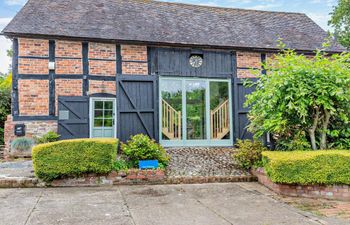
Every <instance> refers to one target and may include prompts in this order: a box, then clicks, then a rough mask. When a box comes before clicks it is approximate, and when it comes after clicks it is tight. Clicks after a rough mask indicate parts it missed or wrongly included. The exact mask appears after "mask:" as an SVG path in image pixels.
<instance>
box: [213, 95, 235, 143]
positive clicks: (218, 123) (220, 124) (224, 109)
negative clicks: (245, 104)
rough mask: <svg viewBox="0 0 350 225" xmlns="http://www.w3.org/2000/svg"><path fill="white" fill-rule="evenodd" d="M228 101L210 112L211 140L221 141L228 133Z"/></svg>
mask: <svg viewBox="0 0 350 225" xmlns="http://www.w3.org/2000/svg"><path fill="white" fill-rule="evenodd" d="M229 112H230V111H229V101H228V100H226V101H224V102H223V103H221V104H220V105H218V106H217V107H216V108H215V109H213V110H210V125H211V138H212V139H222V138H224V137H225V135H226V134H227V133H228V132H229V131H230V122H229V118H230V115H229Z"/></svg>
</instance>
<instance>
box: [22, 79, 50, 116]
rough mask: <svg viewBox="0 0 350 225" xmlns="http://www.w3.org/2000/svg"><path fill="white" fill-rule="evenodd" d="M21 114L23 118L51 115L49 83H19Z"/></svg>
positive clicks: (28, 81) (24, 81) (35, 81)
mask: <svg viewBox="0 0 350 225" xmlns="http://www.w3.org/2000/svg"><path fill="white" fill-rule="evenodd" d="M18 99H19V112H20V115H21V116H46V115H48V114H49V81H48V80H19V81H18Z"/></svg>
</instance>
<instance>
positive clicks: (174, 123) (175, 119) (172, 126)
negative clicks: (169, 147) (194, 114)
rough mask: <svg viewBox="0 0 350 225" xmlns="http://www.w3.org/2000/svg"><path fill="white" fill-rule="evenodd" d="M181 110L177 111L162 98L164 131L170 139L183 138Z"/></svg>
mask: <svg viewBox="0 0 350 225" xmlns="http://www.w3.org/2000/svg"><path fill="white" fill-rule="evenodd" d="M181 120H182V118H181V111H176V110H175V109H174V108H173V107H172V106H171V105H170V104H169V103H168V102H166V101H165V100H164V99H162V132H163V134H164V135H166V136H167V137H168V138H169V139H170V140H174V139H181V131H182V126H181Z"/></svg>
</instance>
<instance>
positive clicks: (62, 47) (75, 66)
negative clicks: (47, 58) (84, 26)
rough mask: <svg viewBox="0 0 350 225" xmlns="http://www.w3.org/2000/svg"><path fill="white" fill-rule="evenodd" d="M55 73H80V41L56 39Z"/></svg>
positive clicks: (81, 66)
mask: <svg viewBox="0 0 350 225" xmlns="http://www.w3.org/2000/svg"><path fill="white" fill-rule="evenodd" d="M55 56H56V74H82V73H83V62H82V43H81V42H79V41H61V40H57V41H56V50H55Z"/></svg>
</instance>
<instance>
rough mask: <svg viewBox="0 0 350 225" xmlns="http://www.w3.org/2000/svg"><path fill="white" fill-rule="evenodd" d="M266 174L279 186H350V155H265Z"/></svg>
mask: <svg viewBox="0 0 350 225" xmlns="http://www.w3.org/2000/svg"><path fill="white" fill-rule="evenodd" d="M262 155H263V165H264V169H265V172H266V174H267V175H268V176H269V177H270V179H271V180H272V181H273V182H275V183H285V184H301V185H306V184H350V151H343V150H322V151H292V152H271V151H267V152H263V153H262Z"/></svg>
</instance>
